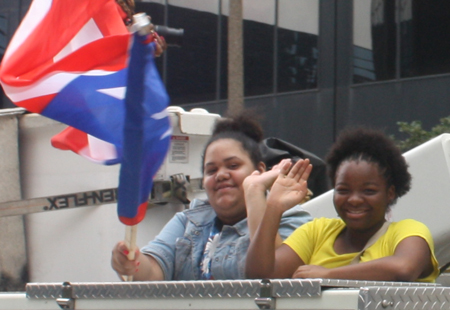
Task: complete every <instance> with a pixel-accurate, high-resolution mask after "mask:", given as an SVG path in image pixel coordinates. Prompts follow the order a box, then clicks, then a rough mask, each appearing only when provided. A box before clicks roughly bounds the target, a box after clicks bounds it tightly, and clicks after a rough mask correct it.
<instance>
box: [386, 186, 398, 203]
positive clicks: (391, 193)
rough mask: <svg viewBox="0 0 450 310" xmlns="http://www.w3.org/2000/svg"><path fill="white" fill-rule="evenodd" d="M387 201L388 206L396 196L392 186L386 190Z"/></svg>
mask: <svg viewBox="0 0 450 310" xmlns="http://www.w3.org/2000/svg"><path fill="white" fill-rule="evenodd" d="M387 194H388V199H389V204H390V203H391V202H392V201H394V200H395V198H396V194H395V186H394V185H391V186H390V187H389V188H388V193H387Z"/></svg>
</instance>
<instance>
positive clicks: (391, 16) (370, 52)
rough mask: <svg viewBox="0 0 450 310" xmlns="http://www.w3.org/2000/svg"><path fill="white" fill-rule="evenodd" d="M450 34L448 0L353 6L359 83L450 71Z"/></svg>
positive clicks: (366, 1)
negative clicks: (449, 38) (449, 34)
mask: <svg viewBox="0 0 450 310" xmlns="http://www.w3.org/2000/svg"><path fill="white" fill-rule="evenodd" d="M398 21H399V22H398ZM398 25H399V27H397V26H398ZM449 31H450V1H448V0H433V1H421V0H401V1H400V0H397V1H387V0H358V1H353V44H354V54H353V55H354V59H353V64H354V67H353V81H354V83H364V82H370V81H383V80H389V79H394V78H407V77H414V76H423V75H431V74H441V73H448V72H450V57H449V55H450V40H448V33H449Z"/></svg>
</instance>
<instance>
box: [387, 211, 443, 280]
mask: <svg viewBox="0 0 450 310" xmlns="http://www.w3.org/2000/svg"><path fill="white" fill-rule="evenodd" d="M394 228H395V229H394V230H393V231H392V234H393V235H392V240H393V250H394V251H395V248H397V246H398V244H399V243H400V242H401V241H402V240H404V239H405V238H408V237H413V236H415V237H421V238H423V239H424V240H425V241H426V242H427V243H428V246H429V247H430V251H431V262H432V264H433V272H432V273H431V274H430V275H429V276H428V277H426V278H424V279H419V281H421V282H422V281H423V282H434V280H435V279H436V278H437V277H438V276H439V263H438V261H437V259H436V256H435V254H434V241H433V236H432V235H431V232H430V230H429V229H428V227H427V226H426V225H425V224H423V223H421V222H419V221H416V220H413V219H405V220H401V221H399V222H397V223H395V226H394Z"/></svg>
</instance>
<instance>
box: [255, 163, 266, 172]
mask: <svg viewBox="0 0 450 310" xmlns="http://www.w3.org/2000/svg"><path fill="white" fill-rule="evenodd" d="M256 170H258V171H259V172H261V173H263V172H264V171H266V164H265V163H264V162H262V161H260V162H259V164H258V165H257V166H256Z"/></svg>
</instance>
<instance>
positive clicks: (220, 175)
mask: <svg viewBox="0 0 450 310" xmlns="http://www.w3.org/2000/svg"><path fill="white" fill-rule="evenodd" d="M229 178H230V172H229V171H228V169H219V170H218V171H217V174H216V180H217V181H223V180H227V179H229Z"/></svg>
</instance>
